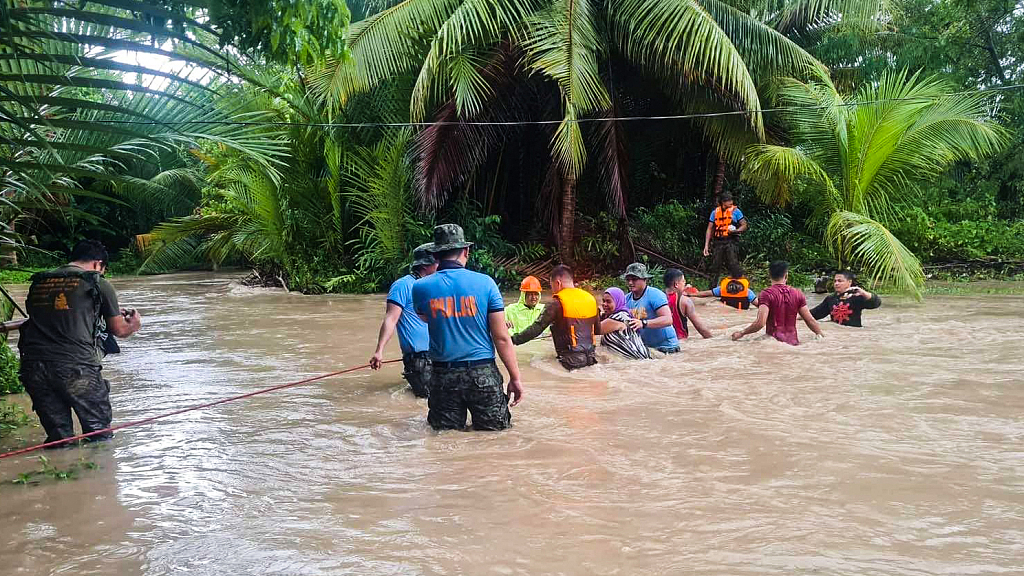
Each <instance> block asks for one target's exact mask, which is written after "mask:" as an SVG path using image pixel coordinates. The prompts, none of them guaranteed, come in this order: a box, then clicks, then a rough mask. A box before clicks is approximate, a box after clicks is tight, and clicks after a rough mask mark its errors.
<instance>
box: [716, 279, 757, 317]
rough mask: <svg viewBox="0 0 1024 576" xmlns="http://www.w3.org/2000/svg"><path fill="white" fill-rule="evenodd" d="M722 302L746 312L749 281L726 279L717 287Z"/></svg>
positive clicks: (748, 303) (748, 299) (748, 302)
mask: <svg viewBox="0 0 1024 576" xmlns="http://www.w3.org/2000/svg"><path fill="white" fill-rule="evenodd" d="M718 290H719V291H720V292H721V294H722V295H721V298H722V302H724V303H726V304H728V305H729V306H732V307H733V308H738V309H740V310H746V309H748V308H750V297H749V294H750V281H749V280H747V279H746V278H726V279H725V280H722V283H721V284H719V285H718Z"/></svg>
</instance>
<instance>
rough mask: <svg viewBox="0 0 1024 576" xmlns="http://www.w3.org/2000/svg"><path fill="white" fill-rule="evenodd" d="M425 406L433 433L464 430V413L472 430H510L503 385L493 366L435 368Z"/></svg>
mask: <svg viewBox="0 0 1024 576" xmlns="http://www.w3.org/2000/svg"><path fill="white" fill-rule="evenodd" d="M427 406H428V408H429V411H428V412H427V422H428V423H429V424H430V426H431V427H432V428H433V429H434V430H461V429H463V428H465V427H466V411H467V410H468V411H469V413H470V414H472V416H473V429H475V430H504V429H505V428H508V427H510V426H512V413H511V412H510V411H509V409H508V395H507V394H505V381H504V379H503V378H502V376H501V372H498V366H497V365H495V364H494V363H493V362H492V363H490V364H481V365H480V366H471V367H467V368H461V367H460V368H440V367H438V366H434V374H433V377H432V378H431V380H430V398H429V399H428V400H427Z"/></svg>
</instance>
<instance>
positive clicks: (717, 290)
mask: <svg viewBox="0 0 1024 576" xmlns="http://www.w3.org/2000/svg"><path fill="white" fill-rule="evenodd" d="M691 296H693V297H694V298H711V297H714V298H718V299H719V300H721V302H722V304H725V305H726V306H729V307H731V308H736V309H737V310H747V309H749V308H750V306H751V305H753V306H754V307H755V308H756V307H757V292H754V291H753V290H751V289H750V281H749V280H747V278H746V276H744V275H743V271H742V270H733V271H731V272H729V277H728V278H725V279H724V280H722V282H721V283H719V285H718V286H715V287H714V288H712V289H711V290H701V291H700V292H697V293H696V294H691Z"/></svg>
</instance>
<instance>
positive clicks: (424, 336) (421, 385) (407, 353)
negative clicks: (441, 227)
mask: <svg viewBox="0 0 1024 576" xmlns="http://www.w3.org/2000/svg"><path fill="white" fill-rule="evenodd" d="M431 246H432V244H423V245H421V246H418V247H417V248H416V249H415V250H413V252H412V258H413V260H412V265H411V266H410V267H409V273H408V274H406V275H405V276H402V277H401V278H399V279H398V280H395V282H394V283H393V284H391V289H390V290H388V299H387V308H386V311H385V312H384V321H383V322H381V325H380V333H379V334H377V350H375V351H374V353H373V356H372V357H371V358H370V368H373V369H374V370H380V367H381V364H382V362H383V359H384V347H385V346H387V343H388V342H390V341H391V337H392V336H394V334H395V330H396V329H397V330H398V344H399V346H401V348H402V365H403V366H404V368H405V370H404V371H403V372H402V377H403V378H405V380H406V381H407V382H408V383H409V387H410V388H412V393H413V394H415V395H416V396H417V397H419V398H426V397H427V396H428V395H429V394H430V373H431V365H430V357H429V356H428V354H427V348H429V347H430V335H429V334H428V333H427V323H426V322H424V321H423V320H422V319H420V317H419V316H418V315H417V314H416V310H415V309H414V308H413V305H412V285H413V283H414V282H416V281H417V280H419V279H420V278H426V277H427V276H430V275H431V274H433V273H434V272H435V271H436V270H437V261H436V260H434V257H433V256H431V255H430V252H429V251H428V250H429V249H430V247H431Z"/></svg>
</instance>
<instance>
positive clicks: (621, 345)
mask: <svg viewBox="0 0 1024 576" xmlns="http://www.w3.org/2000/svg"><path fill="white" fill-rule="evenodd" d="M608 318H611V319H612V320H618V321H619V322H622V323H623V324H625V325H626V327H625V328H623V329H622V330H617V331H615V332H609V333H608V334H602V335H601V345H602V346H607V347H608V348H609V349H610V350H612V351H613V352H617V353H619V354H621V355H623V356H625V357H626V358H632V359H634V360H649V359H650V358H651V351H650V350H649V349H648V348H647V346H645V345H644V340H643V338H641V337H640V333H639V332H637V331H636V330H634V329H633V328H631V327H630V326H629V321H630V320H631V319H632V316H630V315H629V312H627V311H625V310H619V311H618V312H615V313H613V314H612V315H611V316H608Z"/></svg>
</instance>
